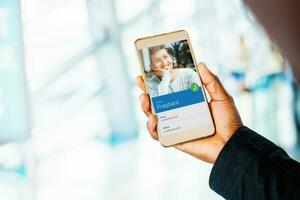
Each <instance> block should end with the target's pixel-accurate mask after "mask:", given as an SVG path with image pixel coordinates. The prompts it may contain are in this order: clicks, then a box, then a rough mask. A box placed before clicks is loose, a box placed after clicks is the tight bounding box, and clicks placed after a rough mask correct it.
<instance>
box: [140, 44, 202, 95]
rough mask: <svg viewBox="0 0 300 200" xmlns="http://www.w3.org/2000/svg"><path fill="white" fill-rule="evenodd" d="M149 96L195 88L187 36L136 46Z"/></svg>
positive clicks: (197, 88)
mask: <svg viewBox="0 0 300 200" xmlns="http://www.w3.org/2000/svg"><path fill="white" fill-rule="evenodd" d="M139 53H140V57H141V59H142V63H143V68H144V72H145V75H146V80H147V85H148V92H149V95H150V97H151V98H153V97H157V96H162V95H167V94H171V93H175V92H180V91H184V90H189V89H191V90H199V87H200V86H201V84H200V79H199V75H198V73H197V71H196V68H195V65H194V62H193V58H192V54H191V50H190V48H189V45H188V41H187V40H181V41H177V42H172V43H168V44H162V45H158V46H153V47H149V48H143V49H141V50H139Z"/></svg>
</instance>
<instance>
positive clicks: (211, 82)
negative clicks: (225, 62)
mask: <svg viewBox="0 0 300 200" xmlns="http://www.w3.org/2000/svg"><path fill="white" fill-rule="evenodd" d="M198 71H199V74H200V76H201V79H202V82H203V84H204V85H205V87H206V89H207V91H208V93H209V95H210V96H211V99H212V100H215V101H221V100H224V99H228V97H229V94H228V93H227V91H226V90H225V88H224V86H223V85H222V83H221V82H220V80H219V78H218V77H217V76H216V75H214V74H213V73H212V72H211V71H210V70H209V69H208V68H207V67H206V65H205V64H204V63H199V64H198Z"/></svg>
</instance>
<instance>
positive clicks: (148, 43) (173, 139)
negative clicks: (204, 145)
mask: <svg viewBox="0 0 300 200" xmlns="http://www.w3.org/2000/svg"><path fill="white" fill-rule="evenodd" d="M180 40H187V41H188V45H189V47H190V51H191V55H192V58H193V62H194V64H195V66H197V62H196V59H195V56H194V51H193V48H192V45H191V42H190V38H189V35H188V33H187V32H186V31H185V30H177V31H173V32H168V33H162V34H158V35H153V36H147V37H142V38H138V39H137V40H136V41H135V42H134V44H135V49H136V53H137V56H138V60H139V63H140V71H141V73H142V76H143V79H144V81H145V88H146V92H147V93H148V94H149V92H148V85H147V83H146V74H145V73H144V67H143V62H142V58H141V56H140V53H139V50H140V49H143V48H149V47H153V46H158V45H162V44H167V43H171V42H176V41H180ZM196 70H197V72H198V69H197V67H196ZM198 75H199V72H198ZM199 78H200V80H201V90H202V93H203V94H204V97H205V103H206V110H207V112H208V113H209V116H210V121H211V123H209V125H207V126H204V127H201V128H200V129H194V130H189V131H181V132H176V133H170V134H160V133H159V131H158V135H159V141H160V143H161V144H162V145H163V146H165V147H169V146H172V145H175V144H178V143H182V142H186V141H190V140H194V139H198V138H203V137H208V136H211V135H213V134H214V133H215V126H214V122H213V118H212V116H211V113H210V110H209V107H208V102H207V97H206V94H205V91H204V89H203V88H204V87H203V83H202V79H201V76H200V75H199ZM150 101H151V110H152V112H153V114H155V115H156V113H155V110H154V109H153V103H152V100H151V98H150ZM158 126H159V124H158ZM157 130H159V129H157Z"/></svg>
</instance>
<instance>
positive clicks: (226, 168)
mask: <svg viewBox="0 0 300 200" xmlns="http://www.w3.org/2000/svg"><path fill="white" fill-rule="evenodd" d="M209 185H210V187H211V189H213V190H214V191H215V192H217V193H218V194H219V195H221V196H223V197H224V198H225V199H251V200H252V199H272V200H273V199H300V164H299V163H298V162H296V161H295V160H293V159H291V158H290V157H289V156H288V155H287V153H286V152H285V151H284V150H282V149H281V148H280V147H278V146H276V145H275V144H273V143H272V142H270V141H269V140H267V139H265V138H264V137H262V136H260V135H259V134H257V133H255V132H254V131H252V130H250V129H249V128H247V127H241V128H240V129H238V130H237V131H236V133H235V134H234V135H233V136H232V137H231V138H230V140H229V141H228V142H227V144H226V145H225V146H224V148H223V149H222V151H221V153H220V155H219V156H218V158H217V160H216V162H215V164H214V166H213V169H212V171H211V174H210V179H209Z"/></svg>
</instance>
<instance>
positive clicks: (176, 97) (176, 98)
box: [152, 89, 204, 113]
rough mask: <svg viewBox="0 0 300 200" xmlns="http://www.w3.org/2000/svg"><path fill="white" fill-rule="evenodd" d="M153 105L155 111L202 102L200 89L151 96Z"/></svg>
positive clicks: (202, 97)
mask: <svg viewBox="0 0 300 200" xmlns="http://www.w3.org/2000/svg"><path fill="white" fill-rule="evenodd" d="M152 102H153V106H154V109H155V112H156V113H160V112H164V111H168V110H173V109H176V108H180V107H184V106H188V105H192V104H195V103H201V102H204V96H203V94H202V90H201V89H199V90H198V91H197V92H192V91H191V90H190V89H188V90H183V91H180V92H174V93H171V94H166V95H162V96H158V97H153V98H152Z"/></svg>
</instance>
